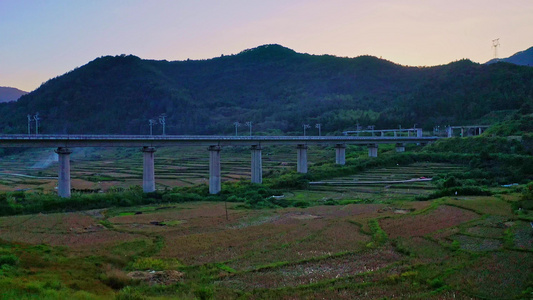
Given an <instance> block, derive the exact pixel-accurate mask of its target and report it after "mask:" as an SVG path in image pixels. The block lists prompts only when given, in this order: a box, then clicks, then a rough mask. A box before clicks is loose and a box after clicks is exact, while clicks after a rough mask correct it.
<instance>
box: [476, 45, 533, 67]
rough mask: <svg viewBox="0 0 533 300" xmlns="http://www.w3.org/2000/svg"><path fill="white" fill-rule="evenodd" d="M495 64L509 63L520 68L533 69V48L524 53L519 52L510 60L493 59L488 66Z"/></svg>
mask: <svg viewBox="0 0 533 300" xmlns="http://www.w3.org/2000/svg"><path fill="white" fill-rule="evenodd" d="M495 62H508V63H512V64H515V65H519V66H530V67H533V47H531V48H529V49H527V50H524V51H520V52H517V53H515V54H513V55H511V56H510V57H508V58H502V59H492V60H490V61H488V62H487V64H491V63H495Z"/></svg>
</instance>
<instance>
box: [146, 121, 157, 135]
mask: <svg viewBox="0 0 533 300" xmlns="http://www.w3.org/2000/svg"><path fill="white" fill-rule="evenodd" d="M156 123H157V122H156V121H155V120H154V119H150V120H148V124H149V125H150V135H154V132H153V130H152V127H153V126H154V125H155V124H156Z"/></svg>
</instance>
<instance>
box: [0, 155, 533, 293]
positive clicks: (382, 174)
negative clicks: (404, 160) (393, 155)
mask: <svg viewBox="0 0 533 300" xmlns="http://www.w3.org/2000/svg"><path fill="white" fill-rule="evenodd" d="M86 150H87V151H86V152H78V153H74V154H73V157H72V161H73V166H72V173H73V178H74V179H75V181H74V183H73V185H74V187H75V188H78V189H80V190H81V189H102V190H106V189H109V188H110V187H117V186H118V187H127V186H130V185H136V184H137V185H138V184H139V183H140V179H141V176H142V172H141V171H142V169H141V166H142V164H141V163H142V157H141V155H140V153H138V151H137V150H135V151H133V150H120V149H118V150H117V149H94V150H91V149H86ZM290 150H291V149H287V148H276V147H273V148H271V149H270V148H269V149H265V150H264V152H263V159H264V169H265V170H264V173H265V174H269V173H274V174H275V173H276V172H278V170H279V169H284V168H294V161H295V151H292V152H291V151H290ZM331 150H332V149H330V148H320V149H316V151H314V152H311V151H310V158H309V160H310V161H313V160H314V161H316V162H323V161H332V160H333V158H334V153H333V152H332V151H331ZM356 150H359V152H360V153H362V155H364V152H363V151H364V149H356ZM198 151H205V149H192V148H190V149H184V150H183V151H177V149H173V148H168V149H161V150H160V151H158V152H157V153H156V154H157V155H158V156H156V157H157V159H156V180H157V182H158V188H159V189H164V188H165V187H173V186H180V185H184V186H191V185H193V184H196V183H201V182H203V181H205V180H206V179H207V162H208V160H207V154H206V155H205V156H204V157H200V158H198V157H199V156H198V155H197V153H196V152H198ZM205 152H206V151H205ZM19 155H20V156H21V157H17V161H18V162H15V161H13V162H11V161H9V160H7V161H5V160H4V161H3V164H2V167H3V168H4V169H3V170H2V171H1V172H3V173H17V174H23V175H29V176H36V177H39V178H28V177H21V176H11V175H5V176H2V177H0V178H1V180H2V185H1V186H2V188H3V189H5V190H13V187H16V188H20V189H30V190H36V191H44V192H46V193H50V192H52V191H53V188H54V184H55V180H54V179H50V178H46V177H52V176H55V175H54V173H55V172H56V171H55V166H54V164H53V162H52V165H49V166H46V167H43V168H39V169H35V168H34V169H31V168H30V169H27V168H26V167H27V166H28V165H35V164H37V163H42V162H43V161H42V160H41V159H40V158H39V159H31V157H39V156H38V155H44V156H46V155H48V154H47V153H45V152H29V153H24V154H19ZM356 155H357V154H356ZM114 156H116V157H117V159H116V160H113V159H112V158H113V157H114ZM249 156H250V155H249V151H248V150H246V149H239V148H233V149H228V150H227V151H226V152H225V154H223V157H222V159H223V167H222V170H223V175H224V180H225V181H235V180H238V179H239V178H247V177H248V176H249V159H250V157H249ZM8 158H9V157H8ZM24 158H25V159H24ZM4 159H5V158H4ZM52 160H53V157H52ZM20 161H24V163H21V162H20ZM4 162H5V164H4ZM465 170H466V166H465V165H461V164H450V163H430V162H418V163H414V164H408V165H400V164H398V165H396V166H390V167H377V168H370V169H367V170H364V171H361V172H357V173H356V174H355V175H349V176H341V177H336V178H329V179H324V180H317V181H313V182H311V184H310V186H309V188H308V189H291V190H287V191H284V192H283V195H281V196H280V198H282V199H284V200H285V201H287V202H288V203H299V204H301V203H304V204H305V205H301V206H296V205H293V206H290V207H275V208H270V207H266V208H262V209H250V208H249V207H246V206H245V205H243V204H242V203H240V202H228V203H224V202H207V201H196V202H184V203H172V202H169V203H155V204H150V205H142V206H130V207H108V208H100V209H93V210H85V211H75V212H74V211H73V212H63V213H46V214H45V213H39V214H27V215H16V216H5V217H1V218H0V265H1V267H0V291H1V293H2V297H3V298H5V299H57V298H60V299H113V298H117V299H176V298H178V299H211V298H214V299H235V298H241V299H301V298H312V299H316V298H322V299H354V298H356V299H369V298H370V299H384V298H387V299H404V298H414V299H493V298H497V299H528V298H531V295H532V294H531V293H532V292H533V285H532V284H533V277H532V272H531V270H533V243H532V240H533V234H532V230H531V225H530V220H529V219H528V217H527V216H524V215H522V214H520V213H517V211H516V205H515V204H516V203H517V202H518V201H520V199H521V198H520V197H521V196H520V194H519V193H518V192H515V191H514V190H509V192H505V193H501V194H495V195H490V196H467V195H457V196H451V197H440V198H437V199H434V200H430V201H417V200H415V197H417V196H426V195H429V194H430V193H432V192H434V191H435V190H437V187H436V184H435V183H434V182H432V181H430V180H427V179H430V178H432V177H434V176H439V175H442V174H446V173H458V172H463V171H465ZM271 175H272V174H271ZM267 176H268V175H267ZM274 176H275V175H274ZM30 192H31V191H30Z"/></svg>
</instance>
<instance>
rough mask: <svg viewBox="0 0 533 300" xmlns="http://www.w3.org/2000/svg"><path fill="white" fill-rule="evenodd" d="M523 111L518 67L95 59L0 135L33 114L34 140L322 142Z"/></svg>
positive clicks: (252, 58) (7, 116)
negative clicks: (264, 136) (41, 136)
mask: <svg viewBox="0 0 533 300" xmlns="http://www.w3.org/2000/svg"><path fill="white" fill-rule="evenodd" d="M523 107H526V108H528V107H533V68H530V67H523V66H516V65H512V64H507V63H496V64H491V65H480V64H475V63H472V62H471V61H468V60H462V61H458V62H453V63H450V64H448V65H444V66H437V67H426V68H416V67H403V66H400V65H397V64H394V63H392V62H389V61H384V60H380V59H378V58H375V57H371V56H361V57H357V58H341V57H334V56H329V55H322V56H316V55H309V54H301V53H296V52H294V51H293V50H290V49H287V48H284V47H282V46H279V45H265V46H260V47H257V48H254V49H249V50H245V51H243V52H241V53H239V54H237V55H231V56H222V57H218V58H213V59H209V60H196V61H194V60H187V61H174V62H168V61H154V60H142V59H140V58H138V57H135V56H131V55H130V56H125V55H123V56H117V57H110V56H107V57H101V58H98V59H95V60H94V61H92V62H90V63H88V64H87V65H85V66H83V67H80V68H77V69H75V70H73V71H71V72H69V73H67V74H64V75H62V76H59V77H57V78H54V79H51V80H49V81H48V82H46V83H44V84H43V85H42V86H41V87H39V88H38V89H37V90H35V91H34V92H32V93H30V94H27V95H25V96H23V97H22V98H20V99H19V101H17V102H16V103H6V104H0V113H1V115H2V118H1V119H0V131H1V132H4V133H24V132H25V130H26V124H27V123H26V115H27V114H28V113H35V112H39V113H40V115H41V117H42V123H41V126H42V127H41V129H42V132H44V133H72V134H73V133H115V134H147V133H148V132H149V126H148V120H149V119H150V118H154V117H157V116H158V115H160V114H162V113H165V114H166V115H167V133H168V134H223V133H226V134H229V133H231V132H232V130H233V122H235V121H241V122H244V121H252V122H253V123H254V131H255V130H257V131H269V130H281V131H283V132H294V131H301V128H302V124H304V123H306V124H314V123H321V124H322V128H323V132H325V133H327V132H330V133H331V132H335V131H341V130H345V129H349V128H354V127H355V124H356V123H357V122H359V123H360V124H361V125H376V128H385V127H394V128H396V127H398V126H399V125H402V126H403V127H411V126H413V124H414V123H417V124H418V125H421V126H424V127H425V128H432V127H433V126H435V125H448V124H467V123H471V122H483V118H484V116H485V115H487V114H489V113H491V114H494V112H495V111H513V110H515V111H516V110H518V109H520V108H523ZM526 110H528V109H522V111H526ZM488 121H489V119H487V122H488ZM154 132H157V133H159V132H161V128H160V127H156V128H154ZM278 132H279V131H278Z"/></svg>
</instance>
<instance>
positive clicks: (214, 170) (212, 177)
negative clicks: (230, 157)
mask: <svg viewBox="0 0 533 300" xmlns="http://www.w3.org/2000/svg"><path fill="white" fill-rule="evenodd" d="M207 150H209V194H218V193H219V192H220V190H221V181H220V150H221V147H220V146H209V148H207Z"/></svg>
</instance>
